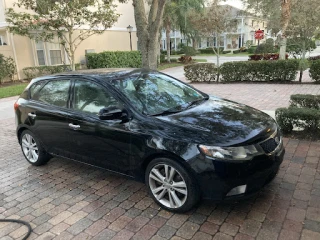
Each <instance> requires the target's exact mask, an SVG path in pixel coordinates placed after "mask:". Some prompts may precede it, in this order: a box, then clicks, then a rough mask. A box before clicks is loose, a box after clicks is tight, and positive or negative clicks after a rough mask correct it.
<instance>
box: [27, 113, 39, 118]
mask: <svg viewBox="0 0 320 240" xmlns="http://www.w3.org/2000/svg"><path fill="white" fill-rule="evenodd" d="M28 116H29V117H31V118H32V119H35V118H36V116H37V115H35V114H34V113H28Z"/></svg>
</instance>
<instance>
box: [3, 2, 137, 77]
mask: <svg viewBox="0 0 320 240" xmlns="http://www.w3.org/2000/svg"><path fill="white" fill-rule="evenodd" d="M14 2H16V0H0V54H3V55H4V56H6V57H9V56H10V57H12V58H13V59H14V60H15V62H16V66H17V79H24V77H25V76H24V74H23V72H22V69H23V68H25V67H34V66H44V65H60V64H68V63H69V61H68V58H67V57H66V53H65V51H64V49H63V48H62V46H61V45H60V44H58V43H51V42H35V41H34V40H32V39H29V38H27V37H22V36H18V35H14V34H12V33H10V32H9V31H8V30H7V26H8V25H7V23H6V21H5V12H6V9H7V8H10V7H14V6H13V5H14ZM14 8H15V9H18V8H16V7H14ZM117 12H118V13H119V14H120V17H119V19H118V21H117V22H116V23H115V24H114V26H112V27H111V28H110V29H107V30H106V31H105V32H104V33H103V34H101V35H93V36H91V37H90V38H88V39H86V40H84V41H83V42H82V43H81V45H80V46H79V47H78V49H77V50H76V54H75V60H76V63H83V62H84V61H85V53H86V52H87V51H89V52H97V53H98V52H102V51H130V36H129V33H128V31H127V26H128V25H131V26H133V32H132V49H133V50H136V49H137V37H136V27H135V20H134V12H133V6H132V4H131V3H130V2H129V3H127V4H120V3H119V4H118V7H117Z"/></svg>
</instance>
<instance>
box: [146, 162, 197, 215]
mask: <svg viewBox="0 0 320 240" xmlns="http://www.w3.org/2000/svg"><path fill="white" fill-rule="evenodd" d="M145 178H146V179H145V180H146V184H147V186H148V190H149V192H150V194H151V196H152V198H153V199H154V200H155V202H156V203H157V204H159V205H160V206H161V207H162V208H164V209H167V210H169V211H172V212H180V213H182V212H186V211H188V210H190V209H191V208H192V207H193V206H194V205H195V204H196V203H197V202H198V200H199V193H198V190H197V189H198V188H197V187H196V183H195V180H194V178H193V177H192V176H191V175H190V173H189V172H188V171H187V170H186V169H185V168H184V167H183V166H182V165H181V164H180V163H178V162H177V161H174V160H171V159H167V158H158V159H154V160H153V161H151V162H150V164H149V165H148V167H147V171H146V175H145Z"/></svg>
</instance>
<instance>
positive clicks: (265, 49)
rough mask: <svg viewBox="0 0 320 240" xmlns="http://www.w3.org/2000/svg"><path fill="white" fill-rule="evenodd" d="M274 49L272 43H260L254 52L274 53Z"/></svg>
mask: <svg viewBox="0 0 320 240" xmlns="http://www.w3.org/2000/svg"><path fill="white" fill-rule="evenodd" d="M275 51H276V50H275V48H274V46H273V45H270V44H267V43H262V44H260V45H259V46H258V47H257V48H256V51H255V53H256V54H259V53H260V54H265V53H274V52H275Z"/></svg>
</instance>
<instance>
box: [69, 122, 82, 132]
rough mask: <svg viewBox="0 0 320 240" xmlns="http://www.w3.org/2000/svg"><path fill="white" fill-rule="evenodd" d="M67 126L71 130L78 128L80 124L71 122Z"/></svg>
mask: <svg viewBox="0 0 320 240" xmlns="http://www.w3.org/2000/svg"><path fill="white" fill-rule="evenodd" d="M69 127H70V128H71V129H73V130H79V129H80V125H74V124H72V123H69Z"/></svg>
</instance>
